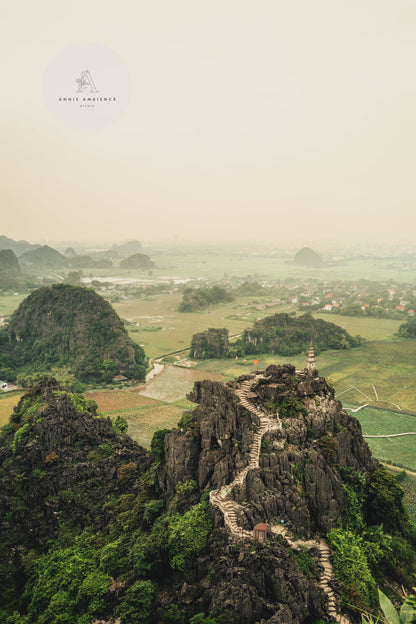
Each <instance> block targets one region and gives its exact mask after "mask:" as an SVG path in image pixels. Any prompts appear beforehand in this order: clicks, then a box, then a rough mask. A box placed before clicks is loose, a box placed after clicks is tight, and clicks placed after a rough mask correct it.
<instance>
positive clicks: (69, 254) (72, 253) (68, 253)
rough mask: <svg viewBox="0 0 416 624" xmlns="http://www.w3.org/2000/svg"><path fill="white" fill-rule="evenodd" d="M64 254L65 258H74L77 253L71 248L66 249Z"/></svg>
mask: <svg viewBox="0 0 416 624" xmlns="http://www.w3.org/2000/svg"><path fill="white" fill-rule="evenodd" d="M64 253H65V256H66V257H67V258H75V256H76V255H77V252H76V251H75V249H73V248H72V247H67V248H66V249H65V252H64Z"/></svg>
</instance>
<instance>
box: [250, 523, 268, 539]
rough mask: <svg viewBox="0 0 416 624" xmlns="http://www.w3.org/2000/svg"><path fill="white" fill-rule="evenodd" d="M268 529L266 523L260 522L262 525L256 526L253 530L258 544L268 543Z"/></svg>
mask: <svg viewBox="0 0 416 624" xmlns="http://www.w3.org/2000/svg"><path fill="white" fill-rule="evenodd" d="M267 529H268V525H267V524H265V523H264V522H260V524H256V526H255V527H254V529H253V538H254V539H255V541H256V542H262V543H264V542H266V541H267Z"/></svg>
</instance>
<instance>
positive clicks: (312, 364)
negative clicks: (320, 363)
mask: <svg viewBox="0 0 416 624" xmlns="http://www.w3.org/2000/svg"><path fill="white" fill-rule="evenodd" d="M306 368H307V370H308V372H309V373H311V372H312V371H314V370H315V368H316V366H315V351H314V348H313V342H312V340H311V344H310V345H309V352H308V363H307V365H306Z"/></svg>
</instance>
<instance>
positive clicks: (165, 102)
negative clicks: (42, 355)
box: [0, 0, 416, 242]
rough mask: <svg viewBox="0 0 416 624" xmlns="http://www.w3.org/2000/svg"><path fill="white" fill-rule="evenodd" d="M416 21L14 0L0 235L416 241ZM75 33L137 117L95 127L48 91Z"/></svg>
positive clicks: (304, 5)
mask: <svg viewBox="0 0 416 624" xmlns="http://www.w3.org/2000/svg"><path fill="white" fill-rule="evenodd" d="M4 12H5V11H3V13H4ZM415 32H416V3H415V2H414V0H411V1H406V0H395V1H394V2H393V1H392V0H348V1H347V0H343V1H340V0H326V1H323V0H315V1H314V0H290V1H288V0H285V1H282V0H256V1H254V0H250V1H247V0H210V1H209V2H207V1H204V2H202V1H201V0H154V1H152V2H150V1H149V0H146V2H144V1H142V0H121V1H120V2H118V3H115V2H113V1H111V2H110V1H109V0H100V1H98V0H83V1H81V0H74V1H72V2H59V1H56V0H55V1H51V0H39V2H36V3H34V2H32V1H30V0H23V2H19V3H9V4H8V6H7V14H6V15H3V16H2V23H1V25H0V46H1V59H2V82H3V89H2V96H1V98H0V107H1V119H2V126H3V128H2V141H1V147H0V166H1V172H2V175H1V180H2V183H1V194H2V215H3V228H2V232H1V233H3V234H5V235H7V236H10V237H13V238H19V239H20V238H25V239H28V240H30V241H34V242H35V241H37V240H41V239H57V240H60V239H65V240H69V239H74V240H75V239H84V240H93V239H95V240H100V239H106V240H109V239H114V240H115V241H121V240H124V239H126V238H138V239H141V240H149V239H154V240H158V239H160V240H167V241H173V240H174V238H176V240H179V241H182V242H185V241H194V242H195V241H198V240H201V241H202V240H208V239H212V240H219V241H221V242H222V241H226V240H233V239H234V240H239V239H242V240H243V239H250V240H252V241H261V240H268V241H273V240H276V242H279V240H285V239H293V238H297V239H301V240H308V241H313V239H314V238H315V237H316V238H319V239H331V238H335V239H343V240H346V239H349V238H355V239H369V240H379V239H402V238H407V239H411V238H412V237H413V236H414V233H415V232H416V183H415V178H416V176H415V160H416V159H415V150H416V148H415V146H416V121H415V118H416V86H415V85H416V80H415V67H416V37H415ZM79 42H96V43H100V44H104V45H106V46H108V47H109V48H111V49H112V50H114V51H115V52H116V53H117V54H118V56H119V57H120V58H121V59H122V60H123V61H124V63H125V64H126V66H127V68H128V71H129V73H130V77H131V85H132V97H131V99H130V103H129V106H128V108H127V109H126V111H125V113H124V114H123V116H122V117H121V118H120V119H119V120H117V121H116V122H114V123H113V124H112V125H110V126H108V127H107V128H104V129H102V130H98V131H92V132H79V131H76V130H73V129H70V128H68V127H66V126H64V125H62V124H61V123H60V122H58V121H57V120H56V119H55V118H54V117H52V116H51V115H50V113H49V112H48V110H47V108H46V106H45V104H44V101H43V95H42V81H43V77H44V73H45V70H46V68H47V66H48V63H49V62H50V60H51V59H52V58H53V57H54V56H55V55H56V54H57V53H58V52H59V51H60V50H61V49H62V48H65V47H66V46H69V45H72V44H76V43H79Z"/></svg>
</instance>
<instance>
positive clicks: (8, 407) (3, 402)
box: [0, 390, 23, 427]
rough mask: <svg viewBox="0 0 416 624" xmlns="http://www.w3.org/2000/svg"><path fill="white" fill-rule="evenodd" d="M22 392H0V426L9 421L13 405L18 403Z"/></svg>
mask: <svg viewBox="0 0 416 624" xmlns="http://www.w3.org/2000/svg"><path fill="white" fill-rule="evenodd" d="M22 394H23V392H22V391H20V390H14V391H12V392H2V393H1V394H0V427H3V425H6V424H7V423H8V422H9V418H10V415H11V413H12V412H13V408H14V406H15V405H17V404H18V403H19V400H20V397H21V396H22Z"/></svg>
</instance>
